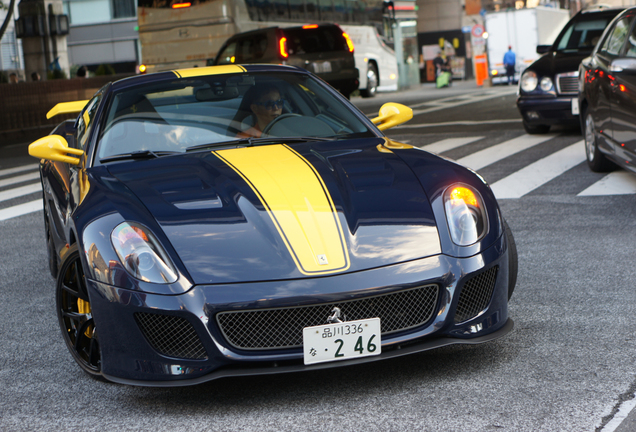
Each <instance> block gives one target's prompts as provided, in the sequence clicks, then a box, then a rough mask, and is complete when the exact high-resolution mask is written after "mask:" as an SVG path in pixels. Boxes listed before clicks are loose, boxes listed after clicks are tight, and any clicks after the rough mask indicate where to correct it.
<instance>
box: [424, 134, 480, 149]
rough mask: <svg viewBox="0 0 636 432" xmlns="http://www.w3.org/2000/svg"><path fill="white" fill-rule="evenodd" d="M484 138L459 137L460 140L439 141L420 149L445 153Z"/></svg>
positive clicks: (447, 139)
mask: <svg viewBox="0 0 636 432" xmlns="http://www.w3.org/2000/svg"><path fill="white" fill-rule="evenodd" d="M483 138H484V137H481V136H479V137H461V138H446V139H443V140H441V141H437V142H434V143H433V144H427V145H425V146H422V147H420V148H421V149H422V150H426V151H428V152H431V153H444V152H445V151H449V150H452V149H455V148H457V147H461V146H463V145H466V144H470V143H472V142H475V141H479V140H480V139H483Z"/></svg>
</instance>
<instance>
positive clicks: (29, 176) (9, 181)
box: [0, 171, 40, 187]
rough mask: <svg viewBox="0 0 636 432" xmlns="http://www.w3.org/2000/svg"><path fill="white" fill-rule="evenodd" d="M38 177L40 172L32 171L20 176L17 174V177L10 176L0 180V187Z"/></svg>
mask: <svg viewBox="0 0 636 432" xmlns="http://www.w3.org/2000/svg"><path fill="white" fill-rule="evenodd" d="M39 178H40V172H39V171H37V172H34V173H30V174H23V175H21V176H17V177H11V178H8V179H4V180H0V187H5V186H9V185H12V184H16V183H23V182H26V181H29V180H35V179H39Z"/></svg>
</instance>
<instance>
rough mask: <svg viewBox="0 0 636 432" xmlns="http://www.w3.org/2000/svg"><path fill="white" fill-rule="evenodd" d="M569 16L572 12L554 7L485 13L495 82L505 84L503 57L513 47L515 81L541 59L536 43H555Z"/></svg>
mask: <svg viewBox="0 0 636 432" xmlns="http://www.w3.org/2000/svg"><path fill="white" fill-rule="evenodd" d="M569 19H570V11H569V10H567V9H556V8H551V7H536V8H531V9H516V10H509V11H501V12H492V13H488V14H486V17H485V23H484V25H485V27H486V31H487V32H488V39H487V44H488V45H487V46H488V63H489V69H488V70H489V71H490V76H491V78H492V81H493V84H496V83H499V82H501V83H506V82H507V77H506V68H505V67H504V65H503V57H504V54H505V53H506V51H508V47H509V46H510V47H512V50H513V51H514V53H515V55H516V57H517V64H516V65H515V78H514V81H515V82H518V80H519V77H520V76H521V74H522V73H523V71H524V70H525V69H526V68H527V67H528V66H530V64H531V63H532V62H533V61H535V60H536V59H537V58H539V54H537V45H552V43H553V42H554V40H555V39H556V37H557V36H558V35H559V32H560V31H561V29H562V28H563V26H565V24H566V23H567V22H568V20H569Z"/></svg>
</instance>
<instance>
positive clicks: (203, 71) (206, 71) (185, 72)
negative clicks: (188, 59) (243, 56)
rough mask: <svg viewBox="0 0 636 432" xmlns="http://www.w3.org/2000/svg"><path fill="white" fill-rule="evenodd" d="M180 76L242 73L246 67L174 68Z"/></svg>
mask: <svg viewBox="0 0 636 432" xmlns="http://www.w3.org/2000/svg"><path fill="white" fill-rule="evenodd" d="M172 72H174V73H175V74H176V75H177V76H178V77H179V78H192V77H198V76H203V75H222V74H229V73H241V72H245V68H244V67H243V66H239V65H222V66H207V67H200V68H189V69H177V70H173V71H172Z"/></svg>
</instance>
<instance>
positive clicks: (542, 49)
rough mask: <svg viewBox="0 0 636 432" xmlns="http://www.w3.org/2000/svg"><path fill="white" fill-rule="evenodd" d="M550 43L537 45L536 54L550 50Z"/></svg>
mask: <svg viewBox="0 0 636 432" xmlns="http://www.w3.org/2000/svg"><path fill="white" fill-rule="evenodd" d="M550 48H552V45H537V54H545V53H547V52H550Z"/></svg>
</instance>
